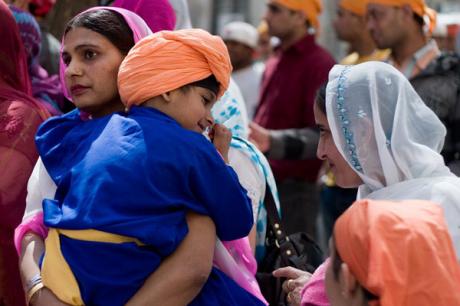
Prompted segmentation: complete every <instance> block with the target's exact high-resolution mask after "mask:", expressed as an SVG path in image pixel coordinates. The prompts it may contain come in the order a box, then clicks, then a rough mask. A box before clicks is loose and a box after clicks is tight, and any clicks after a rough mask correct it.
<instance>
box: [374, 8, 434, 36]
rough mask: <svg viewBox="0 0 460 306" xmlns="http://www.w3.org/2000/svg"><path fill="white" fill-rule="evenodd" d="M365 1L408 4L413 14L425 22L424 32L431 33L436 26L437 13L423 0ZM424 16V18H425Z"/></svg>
mask: <svg viewBox="0 0 460 306" xmlns="http://www.w3.org/2000/svg"><path fill="white" fill-rule="evenodd" d="M367 3H373V4H381V5H388V6H398V7H399V6H403V5H409V6H410V7H411V8H412V10H413V11H414V13H415V14H417V15H418V16H420V17H422V18H424V21H425V23H426V26H427V28H426V32H427V33H428V34H429V35H431V34H432V33H433V31H434V29H435V27H436V18H437V13H436V11H435V10H433V9H431V8H429V7H428V6H427V5H426V4H425V1H424V0H367ZM425 17H426V18H425Z"/></svg>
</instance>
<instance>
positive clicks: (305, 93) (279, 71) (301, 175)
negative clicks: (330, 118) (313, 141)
mask: <svg viewBox="0 0 460 306" xmlns="http://www.w3.org/2000/svg"><path fill="white" fill-rule="evenodd" d="M334 64H335V61H334V59H333V58H332V56H331V55H330V54H329V53H328V52H327V51H326V50H324V49H323V48H321V47H320V46H318V45H317V44H316V43H315V37H314V36H312V35H307V36H305V37H304V38H303V39H301V40H300V41H299V42H297V43H296V44H294V45H293V46H291V47H290V48H289V49H287V50H286V51H284V52H283V51H282V50H281V49H279V50H277V51H276V53H275V55H274V56H272V57H271V58H270V59H268V61H267V63H266V68H265V72H264V75H263V79H262V87H261V88H262V89H261V98H260V103H259V106H258V108H257V112H256V116H255V119H254V121H255V122H256V123H258V124H260V125H261V126H263V127H265V128H268V129H273V130H280V129H288V128H304V127H314V126H315V118H314V116H313V104H314V99H315V95H316V91H317V90H318V88H319V87H320V86H321V85H322V84H323V83H324V82H326V81H327V79H328V74H329V70H330V69H331V68H332V66H334ZM270 165H271V167H272V169H273V172H274V174H275V177H276V179H277V180H278V181H282V180H285V179H297V180H306V181H310V182H314V181H316V177H317V175H318V170H319V168H320V166H321V162H320V161H319V160H317V159H314V160H311V159H310V160H304V161H287V160H277V161H275V160H270Z"/></svg>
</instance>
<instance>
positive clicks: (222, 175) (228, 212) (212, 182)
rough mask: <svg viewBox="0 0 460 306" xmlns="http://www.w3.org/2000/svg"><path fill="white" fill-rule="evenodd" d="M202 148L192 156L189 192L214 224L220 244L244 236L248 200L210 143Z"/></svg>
mask: <svg viewBox="0 0 460 306" xmlns="http://www.w3.org/2000/svg"><path fill="white" fill-rule="evenodd" d="M206 147H207V148H202V149H201V150H197V154H196V155H195V160H194V162H195V163H194V166H193V167H192V170H191V172H190V175H191V177H190V182H191V189H192V192H193V193H194V194H195V196H196V197H197V199H198V201H200V203H202V204H203V205H204V206H205V209H206V210H207V211H208V213H209V216H210V217H211V219H212V220H213V221H214V224H215V226H216V232H217V237H219V238H220V239H221V240H223V241H229V240H235V239H239V238H242V237H245V236H247V235H248V234H249V232H250V230H251V228H252V225H253V223H254V221H253V215H252V205H251V200H250V199H249V197H248V196H247V191H246V190H245V189H244V188H243V187H242V186H241V185H240V183H239V180H238V176H237V175H236V173H235V171H233V169H232V168H231V167H230V166H227V165H226V164H225V163H224V161H223V160H222V158H221V157H220V156H219V154H218V153H217V151H216V150H215V149H214V147H213V146H212V145H211V144H209V146H206Z"/></svg>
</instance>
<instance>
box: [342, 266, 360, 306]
mask: <svg viewBox="0 0 460 306" xmlns="http://www.w3.org/2000/svg"><path fill="white" fill-rule="evenodd" d="M340 272H341V273H340V274H339V275H340V279H339V282H340V289H341V292H342V295H343V297H344V298H347V299H351V298H353V296H354V295H355V293H356V289H357V288H358V287H359V284H358V281H357V280H356V277H355V276H354V275H353V274H352V273H351V271H350V268H349V267H348V265H347V264H346V263H344V262H343V263H342V264H341V265H340Z"/></svg>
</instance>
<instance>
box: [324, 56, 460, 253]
mask: <svg viewBox="0 0 460 306" xmlns="http://www.w3.org/2000/svg"><path fill="white" fill-rule="evenodd" d="M326 114H327V122H328V123H329V126H330V130H331V133H332V137H333V140H334V144H335V146H336V147H337V149H338V150H339V152H340V154H341V156H342V157H343V158H345V160H346V161H347V163H348V165H349V166H350V167H351V168H352V169H353V171H354V172H356V173H357V174H358V175H359V177H360V178H361V180H362V182H363V184H362V185H360V186H359V190H358V199H362V198H370V199H384V200H403V199H422V200H430V201H433V202H436V203H438V204H440V205H441V206H442V207H443V208H444V211H445V217H446V220H447V224H448V227H449V232H450V234H451V236H452V239H453V241H454V245H455V249H456V252H457V257H459V256H460V201H459V199H460V179H459V178H458V177H457V176H455V175H454V174H452V173H451V172H450V170H449V168H448V167H447V166H446V165H445V163H444V160H443V158H442V156H441V155H440V154H439V152H440V151H441V149H442V147H443V145H444V138H445V135H446V128H445V127H444V125H443V124H442V123H441V121H440V120H439V119H438V117H437V116H436V115H435V113H434V112H433V111H432V110H430V109H429V108H428V107H427V106H426V105H425V103H424V102H423V101H422V99H421V98H420V97H419V96H418V94H417V93H416V92H415V90H414V89H413V88H412V86H411V85H410V83H409V81H408V80H407V79H406V78H405V77H404V76H403V75H402V74H401V73H400V72H398V71H397V70H396V69H395V68H393V67H392V66H390V65H388V64H384V63H379V62H370V63H365V64H361V65H357V66H348V67H346V66H339V65H337V66H335V67H334V68H333V69H332V70H331V72H330V74H329V83H328V86H327V92H326ZM318 156H319V157H320V158H322V159H326V160H328V162H331V160H330V159H329V156H328V155H327V152H323V151H322V148H321V140H320V144H319V145H318ZM332 162H334V161H332ZM335 174H336V175H338V176H339V175H341V174H340V173H339V172H337V173H335ZM342 175H343V174H342Z"/></svg>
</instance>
